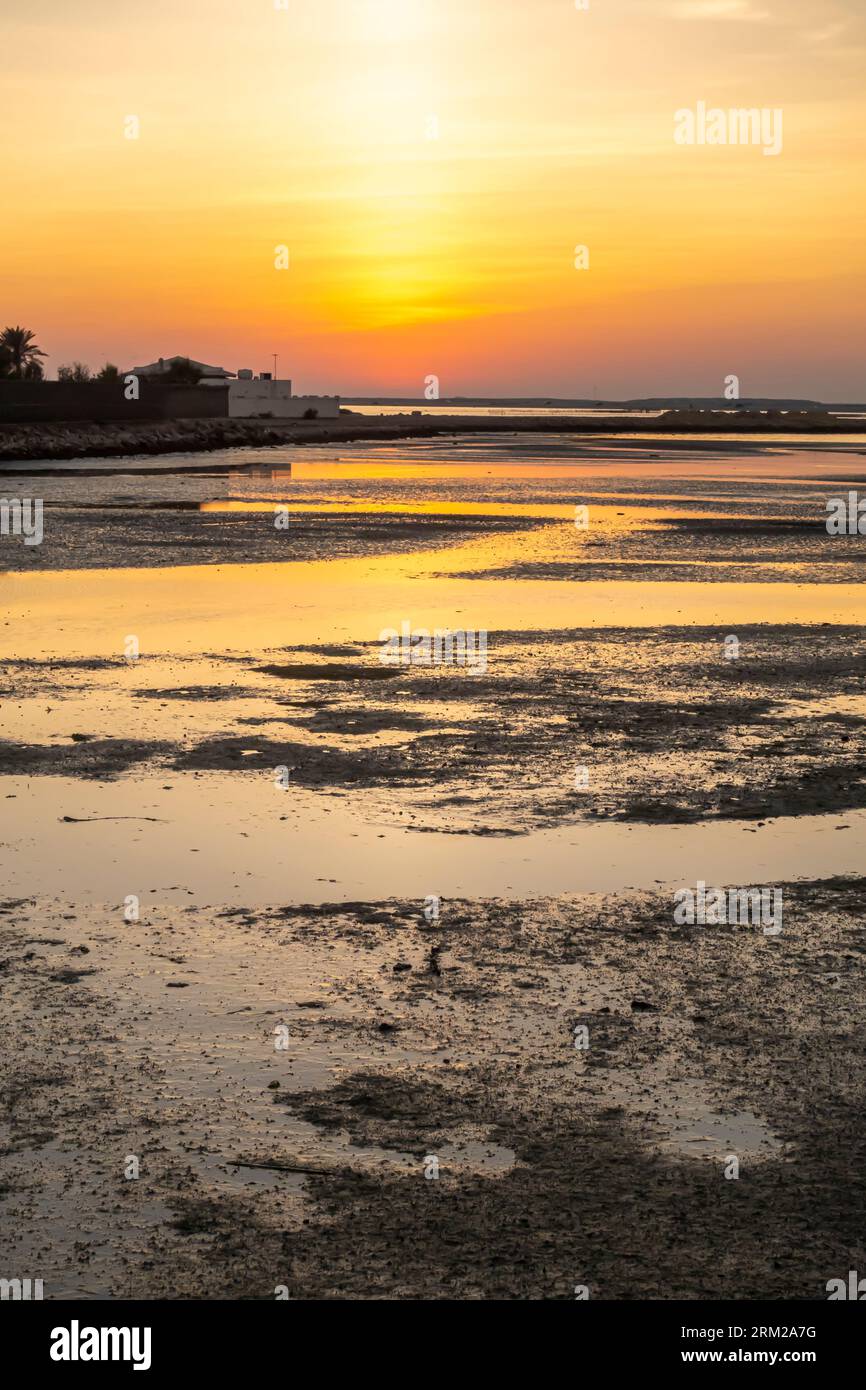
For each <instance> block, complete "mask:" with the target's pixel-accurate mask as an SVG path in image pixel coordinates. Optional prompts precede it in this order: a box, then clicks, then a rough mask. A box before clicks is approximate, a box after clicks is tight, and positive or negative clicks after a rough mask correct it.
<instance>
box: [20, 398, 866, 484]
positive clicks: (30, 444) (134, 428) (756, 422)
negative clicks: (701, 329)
mask: <svg viewBox="0 0 866 1390" xmlns="http://www.w3.org/2000/svg"><path fill="white" fill-rule="evenodd" d="M744 433H745V434H765V435H767V436H774V435H785V434H791V435H795V434H807V435H810V436H814V437H815V439H827V440H832V439H833V438H834V437H835V436H838V435H850V434H857V435H863V436H864V439H866V420H853V421H847V420H840V419H837V418H836V417H833V416H828V415H826V414H825V413H823V412H811V411H806V412H803V413H801V414H790V415H782V416H778V415H775V414H774V415H772V416H767V415H764V414H759V413H757V412H755V413H753V412H751V411H749V412H746V411H741V412H737V413H735V414H734V413H727V412H719V413H716V412H704V411H693V410H676V411H671V412H666V413H665V414H664V415H658V416H645V417H640V416H638V417H635V416H616V415H610V416H595V417H587V416H575V417H574V418H571V419H570V418H568V417H567V416H561V415H559V416H544V415H541V414H538V415H512V416H478V415H470V416H466V415H457V414H455V415H436V416H431V415H427V416H424V415H420V414H409V413H407V414H405V415H382V416H376V415H352V414H351V413H350V412H348V411H347V412H344V413H343V414H342V415H341V416H340V418H339V419H338V420H315V421H314V420H291V421H289V420H286V421H284V422H280V421H278V420H232V419H225V418H222V417H220V418H210V419H202V420H175V421H170V422H166V421H153V422H146V421H137V422H136V423H134V424H132V423H131V424H124V423H121V422H118V421H114V422H106V423H103V424H99V423H96V422H93V423H91V422H85V421H72V422H69V423H66V424H63V423H51V424H9V423H2V422H0V466H3V467H4V471H6V472H8V471H9V470H8V468H6V467H5V465H8V464H15V463H28V462H33V461H35V460H46V461H47V460H52V459H76V458H82V459H86V458H113V457H121V458H129V457H134V456H136V455H158V454H170V453H204V452H211V451H214V450H218V449H231V448H256V447H266V446H268V445H279V444H323V443H324V444H327V443H335V444H338V443H350V442H352V441H353V440H367V439H418V438H428V437H429V438H435V437H437V436H442V435H450V434H560V435H579V436H585V437H591V438H597V437H599V436H602V437H608V438H615V437H622V436H634V435H641V436H645V439H634V438H631V439H630V440H629V443H630V444H632V445H633V446H634V447H638V448H639V447H641V446H642V445H643V444H644V443H646V444H652V443H653V442H654V437H657V436H659V435H674V436H677V435H681V436H683V442H686V437H687V436H691V435H717V434H725V435H727V434H729V435H731V436H736V435H740V434H744ZM709 442H710V441H705V442H703V443H704V447H707V446H708V445H709ZM714 442H715V443H716V444H717V445H718V444H720V443H721V441H714ZM701 443H702V441H695V447H701ZM729 443H730V446H731V447H735V446H737V445H738V444H739V445H742V441H738V440H737V439H736V438H731V440H730V441H729Z"/></svg>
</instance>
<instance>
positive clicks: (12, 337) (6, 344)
mask: <svg viewBox="0 0 866 1390" xmlns="http://www.w3.org/2000/svg"><path fill="white" fill-rule="evenodd" d="M4 350H5V352H6V353H8V354H9V359H10V370H9V375H10V376H12V377H16V378H18V379H19V380H20V379H21V378H22V377H24V375H25V373H26V372H27V368H28V367H33V366H37V367H38V366H39V358H40V357H45V355H46V354H45V353H44V352H43V351H42V349H41V347H37V345H36V342H35V340H34V335H33V334H32V333H31V331H30V329H29V328H4V330H3V332H2V333H0V352H3V351H4Z"/></svg>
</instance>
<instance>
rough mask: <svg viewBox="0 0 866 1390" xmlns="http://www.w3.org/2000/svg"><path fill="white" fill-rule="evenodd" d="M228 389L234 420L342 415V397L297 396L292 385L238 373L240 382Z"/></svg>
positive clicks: (325, 417) (230, 408)
mask: <svg viewBox="0 0 866 1390" xmlns="http://www.w3.org/2000/svg"><path fill="white" fill-rule="evenodd" d="M228 387H229V415H230V416H232V417H234V418H247V419H250V418H255V417H256V416H258V417H259V418H264V419H273V420H298V419H304V418H305V417H306V418H308V419H311V420H327V419H335V418H336V416H338V415H339V413H340V397H339V396H293V395H292V383H291V382H290V381H273V380H272V379H271V378H270V377H267V376H265V377H253V376H252V374H249V375H248V374H247V373H246V372H238V379H237V380H236V381H230V382H229V384H228ZM308 412H309V413H308Z"/></svg>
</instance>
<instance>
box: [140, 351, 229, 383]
mask: <svg viewBox="0 0 866 1390" xmlns="http://www.w3.org/2000/svg"><path fill="white" fill-rule="evenodd" d="M187 363H188V364H189V365H190V366H191V367H194V368H195V370H196V371H197V372H199V373H200V374H201V375H202V376H203V377H221V378H222V379H223V380H227V379H228V378H229V377H232V376H234V375H235V373H234V372H228V371H226V369H225V367H212V366H210V365H209V364H208V363H207V362H197V361H196V360H195V358H194V357H160V359H159V361H158V362H149V363H148V364H147V366H145V367H132V368H130V373H131V375H133V376H163V375H165V373H167V372H170V371H171V370H172V368H173V367H185V366H186V365H187Z"/></svg>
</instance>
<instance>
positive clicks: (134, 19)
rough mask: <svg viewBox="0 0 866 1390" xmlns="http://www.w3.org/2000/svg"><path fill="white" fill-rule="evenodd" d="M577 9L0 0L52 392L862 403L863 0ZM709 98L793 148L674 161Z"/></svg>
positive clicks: (31, 284)
mask: <svg viewBox="0 0 866 1390" xmlns="http://www.w3.org/2000/svg"><path fill="white" fill-rule="evenodd" d="M583 3H584V0H578V3H577V4H576V3H575V0H286V3H285V4H284V0H147V3H146V4H142V3H141V0H137V2H136V3H132V0H42V2H41V3H40V4H39V5H22V4H20V3H18V0H0V90H2V93H3V98H4V100H3V107H4V119H3V126H2V136H0V139H2V144H3V162H2V168H3V191H4V194H5V198H4V201H5V205H6V211H5V212H4V215H3V217H2V219H0V318H2V321H3V325H5V324H7V323H9V324H19V323H20V324H22V325H24V326H26V327H28V328H31V329H33V330H34V331H35V333H36V335H37V339H38V341H39V343H40V345H41V346H42V347H43V348H44V349H45V350H46V351H47V352H48V354H49V357H48V362H47V369H48V372H49V374H50V375H53V374H55V372H56V369H57V367H58V365H60V364H61V363H64V362H70V361H73V360H80V361H84V362H87V363H88V364H89V365H90V366H91V367H93V368H98V367H99V366H100V365H102V363H104V362H105V361H112V362H114V363H116V364H117V365H118V366H120V367H121V368H129V367H133V366H138V365H142V364H144V363H146V362H150V361H153V360H154V359H155V358H158V357H160V356H164V357H168V356H172V355H174V354H183V355H188V356H192V357H194V358H196V359H198V360H200V361H205V362H209V363H213V364H216V365H221V366H224V367H226V368H228V369H229V370H231V371H235V370H237V369H238V368H242V367H249V368H252V369H253V370H254V371H260V370H271V369H272V366H273V358H272V354H274V353H278V354H279V357H278V374H279V375H280V376H281V377H286V376H288V377H291V378H292V380H293V382H294V389H295V391H296V392H320V391H321V392H329V393H338V394H341V395H346V396H351V395H376V394H384V395H401V396H410V395H411V396H422V395H423V394H424V390H425V382H426V381H427V380H428V378H430V377H436V378H437V380H438V390H439V392H440V394H441V395H442V396H449V395H465V396H468V395H484V396H515V395H517V396H565V397H568V396H572V397H590V398H601V397H606V398H617V397H620V398H623V397H633V396H651V395H721V394H722V392H723V390H724V383H725V379H726V378H727V377H729V376H731V375H735V376H737V378H738V380H739V389H740V393H741V395H743V396H750V395H753V396H754V395H764V396H766V395H771V396H790V397H809V398H821V399H825V400H837V401H843V400H855V401H857V400H860V401H862V400H864V399H866V332H864V322H863V320H864V308H866V251H864V233H863V227H864V221H866V218H864V213H866V83H864V81H863V73H864V71H866V4H864V0H820V3H818V4H816V3H814V0H588V8H585V9H584V8H580V7H579V6H582V5H583ZM699 102H703V103H705V105H706V107H707V108H716V107H718V108H722V109H723V110H725V111H727V110H729V109H731V108H741V107H749V108H752V107H754V108H759V109H766V110H767V111H768V112H770V113H772V112H774V111H781V112H782V127H781V129H782V132H783V140H782V148H781V150H780V152H779V153H778V154H776V155H768V154H765V152H764V148H763V147H762V146H761V144H760V143H756V144H750V145H733V144H726V145H724V146H722V145H710V144H697V143H695V144H682V143H678V142H677V141H676V140H675V138H674V136H675V129H676V125H677V116H676V113H677V112H679V111H682V110H684V109H685V110H696V109H697V106H698V103H699ZM130 117H135V118H136V121H137V123H138V135H137V138H128V135H129V133H130V132H131V131H134V130H135V125H134V123H131V122H130V119H129V118H130ZM577 247H585V248H586V252H585V253H582V254H580V255H577V256H576V248H577ZM279 248H286V250H285V252H282V253H281V252H280V250H279ZM286 260H287V261H288V268H285V269H281V268H278V264H281V263H284V262H285V261H286ZM576 261H579V262H580V263H581V264H582V265H584V266H585V267H586V268H578V267H577V265H576ZM587 262H588V264H587ZM3 325H0V326H3Z"/></svg>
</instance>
